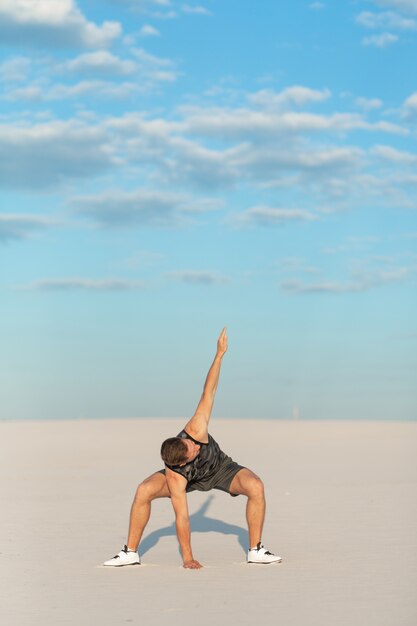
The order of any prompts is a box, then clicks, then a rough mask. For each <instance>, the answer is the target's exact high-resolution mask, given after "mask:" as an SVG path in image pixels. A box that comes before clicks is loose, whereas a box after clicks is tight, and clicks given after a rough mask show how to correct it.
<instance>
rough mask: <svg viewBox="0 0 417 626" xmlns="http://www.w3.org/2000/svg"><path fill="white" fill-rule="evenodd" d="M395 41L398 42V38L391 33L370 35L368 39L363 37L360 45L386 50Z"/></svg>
mask: <svg viewBox="0 0 417 626" xmlns="http://www.w3.org/2000/svg"><path fill="white" fill-rule="evenodd" d="M396 41H398V37H397V35H393V34H392V33H381V34H380V35H370V36H369V37H364V38H363V39H362V43H363V45H364V46H376V47H377V48H386V47H387V46H389V45H391V44H392V43H395V42H396Z"/></svg>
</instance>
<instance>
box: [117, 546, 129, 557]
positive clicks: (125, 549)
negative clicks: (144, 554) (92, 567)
mask: <svg viewBox="0 0 417 626" xmlns="http://www.w3.org/2000/svg"><path fill="white" fill-rule="evenodd" d="M120 552H124V553H125V554H127V553H128V552H133V550H128V549H127V546H125V547H124V548H122V549H121V550H120ZM113 558H114V559H120V554H116V555H115V556H114V557H113Z"/></svg>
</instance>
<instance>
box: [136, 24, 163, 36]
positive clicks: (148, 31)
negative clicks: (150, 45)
mask: <svg viewBox="0 0 417 626" xmlns="http://www.w3.org/2000/svg"><path fill="white" fill-rule="evenodd" d="M160 34H161V33H160V32H159V30H158V29H157V28H155V27H154V26H151V25H150V24H145V25H144V26H142V28H141V29H140V31H139V35H140V36H141V37H159V35H160Z"/></svg>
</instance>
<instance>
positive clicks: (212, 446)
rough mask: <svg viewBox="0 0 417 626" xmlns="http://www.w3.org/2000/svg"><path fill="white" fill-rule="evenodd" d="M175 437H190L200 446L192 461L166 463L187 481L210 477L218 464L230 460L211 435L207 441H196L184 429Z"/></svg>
mask: <svg viewBox="0 0 417 626" xmlns="http://www.w3.org/2000/svg"><path fill="white" fill-rule="evenodd" d="M177 437H180V438H181V439H191V441H194V443H196V444H198V445H199V446H200V452H199V453H198V455H197V456H196V458H195V459H194V460H193V461H190V462H189V463H186V464H185V465H183V466H182V467H180V466H179V465H168V467H169V469H171V470H172V471H174V472H177V474H181V475H182V476H184V478H186V479H187V481H188V482H191V481H193V482H194V481H201V480H207V479H209V478H211V477H212V476H213V475H214V474H215V473H216V471H217V470H218V468H219V467H220V465H221V464H222V463H223V462H224V461H225V460H230V461H231V460H232V459H231V458H230V457H229V456H227V454H225V453H224V452H223V451H222V450H220V446H219V444H218V443H217V441H215V440H214V439H213V437H212V436H211V435H209V436H208V443H202V442H201V441H197V439H194V438H193V437H191V435H189V434H188V433H187V432H185V430H182V431H181V432H180V433H178V435H177Z"/></svg>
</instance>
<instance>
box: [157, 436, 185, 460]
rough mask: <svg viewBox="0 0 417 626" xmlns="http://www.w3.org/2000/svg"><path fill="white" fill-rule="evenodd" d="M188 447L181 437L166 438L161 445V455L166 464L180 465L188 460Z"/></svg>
mask: <svg viewBox="0 0 417 626" xmlns="http://www.w3.org/2000/svg"><path fill="white" fill-rule="evenodd" d="M187 456H188V449H187V446H186V444H185V443H184V441H183V440H182V439H181V438H180V437H170V438H169V439H165V441H164V442H163V443H162V446H161V457H162V460H163V462H164V463H165V464H166V465H179V464H180V463H184V462H185V461H186V460H187Z"/></svg>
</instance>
